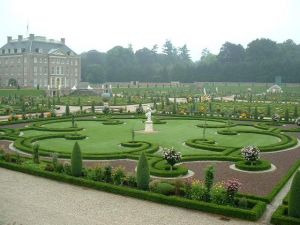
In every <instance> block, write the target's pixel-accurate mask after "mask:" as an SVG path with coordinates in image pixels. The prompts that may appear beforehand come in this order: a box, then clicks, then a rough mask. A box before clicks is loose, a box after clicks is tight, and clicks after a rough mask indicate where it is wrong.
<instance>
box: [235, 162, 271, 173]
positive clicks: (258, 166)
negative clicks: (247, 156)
mask: <svg viewBox="0 0 300 225" xmlns="http://www.w3.org/2000/svg"><path fill="white" fill-rule="evenodd" d="M235 167H236V168H238V169H240V170H247V171H263V170H268V169H270V168H271V163H270V162H269V161H267V160H257V161H256V162H254V163H251V162H249V161H245V160H242V161H239V162H236V163H235Z"/></svg>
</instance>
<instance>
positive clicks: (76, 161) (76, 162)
mask: <svg viewBox="0 0 300 225" xmlns="http://www.w3.org/2000/svg"><path fill="white" fill-rule="evenodd" d="M71 168H72V175H73V176H75V177H79V176H81V175H82V158H81V150H80V146H79V144H78V142H77V141H76V142H75V144H74V147H73V152H72V156H71Z"/></svg>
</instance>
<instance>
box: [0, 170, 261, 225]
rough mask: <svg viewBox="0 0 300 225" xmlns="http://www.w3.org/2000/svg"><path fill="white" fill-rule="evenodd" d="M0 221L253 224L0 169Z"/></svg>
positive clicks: (87, 224) (83, 224)
mask: <svg viewBox="0 0 300 225" xmlns="http://www.w3.org/2000/svg"><path fill="white" fill-rule="evenodd" d="M0 190H1V191H0V199H1V201H0V224H5V225H8V224H15V225H21V224H22V225H41V224H42V225H91V224H93V225H97V224H103V225H113V224H118V225H119V224H122V225H126V224H130V225H135V224H137V225H140V224H144V225H152V224H153V225H160V224H164V225H169V224H172V225H177V224H178V225H182V224H188V225H194V224H195V225H196V224H197V225H199V224H201V225H215V224H218V225H224V224H225V225H227V224H228V225H258V223H252V222H247V221H240V220H236V219H231V220H230V221H224V220H221V219H220V216H215V215H211V214H206V213H202V212H198V211H192V210H186V209H181V208H177V207H171V206H166V205H160V204H156V203H152V202H147V201H141V200H137V199H134V198H127V197H122V196H118V195H113V194H109V193H105V192H100V191H95V190H90V189H87V188H81V187H78V186H72V185H69V184H64V183H59V182H55V181H51V180H47V179H44V178H39V177H34V176H30V175H26V174H23V173H18V172H14V171H10V170H6V169H3V168H0Z"/></svg>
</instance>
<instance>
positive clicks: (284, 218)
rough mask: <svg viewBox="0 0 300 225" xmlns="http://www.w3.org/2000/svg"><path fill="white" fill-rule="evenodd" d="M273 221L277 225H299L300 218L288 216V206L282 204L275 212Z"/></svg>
mask: <svg viewBox="0 0 300 225" xmlns="http://www.w3.org/2000/svg"><path fill="white" fill-rule="evenodd" d="M299 210H300V209H299ZM271 223H272V224H275V225H299V224H300V218H295V217H291V216H288V207H287V206H285V205H281V206H279V207H278V208H277V210H276V211H275V212H274V213H273V215H272V218H271Z"/></svg>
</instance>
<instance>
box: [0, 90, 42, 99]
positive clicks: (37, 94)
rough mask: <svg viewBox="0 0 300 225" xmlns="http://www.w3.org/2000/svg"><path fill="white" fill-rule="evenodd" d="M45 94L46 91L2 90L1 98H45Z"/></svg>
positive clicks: (0, 92) (0, 91)
mask: <svg viewBox="0 0 300 225" xmlns="http://www.w3.org/2000/svg"><path fill="white" fill-rule="evenodd" d="M44 94H45V91H44V90H37V89H0V96H3V97H5V96H6V97H7V96H15V95H16V96H26V97H28V96H35V97H43V96H44Z"/></svg>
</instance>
